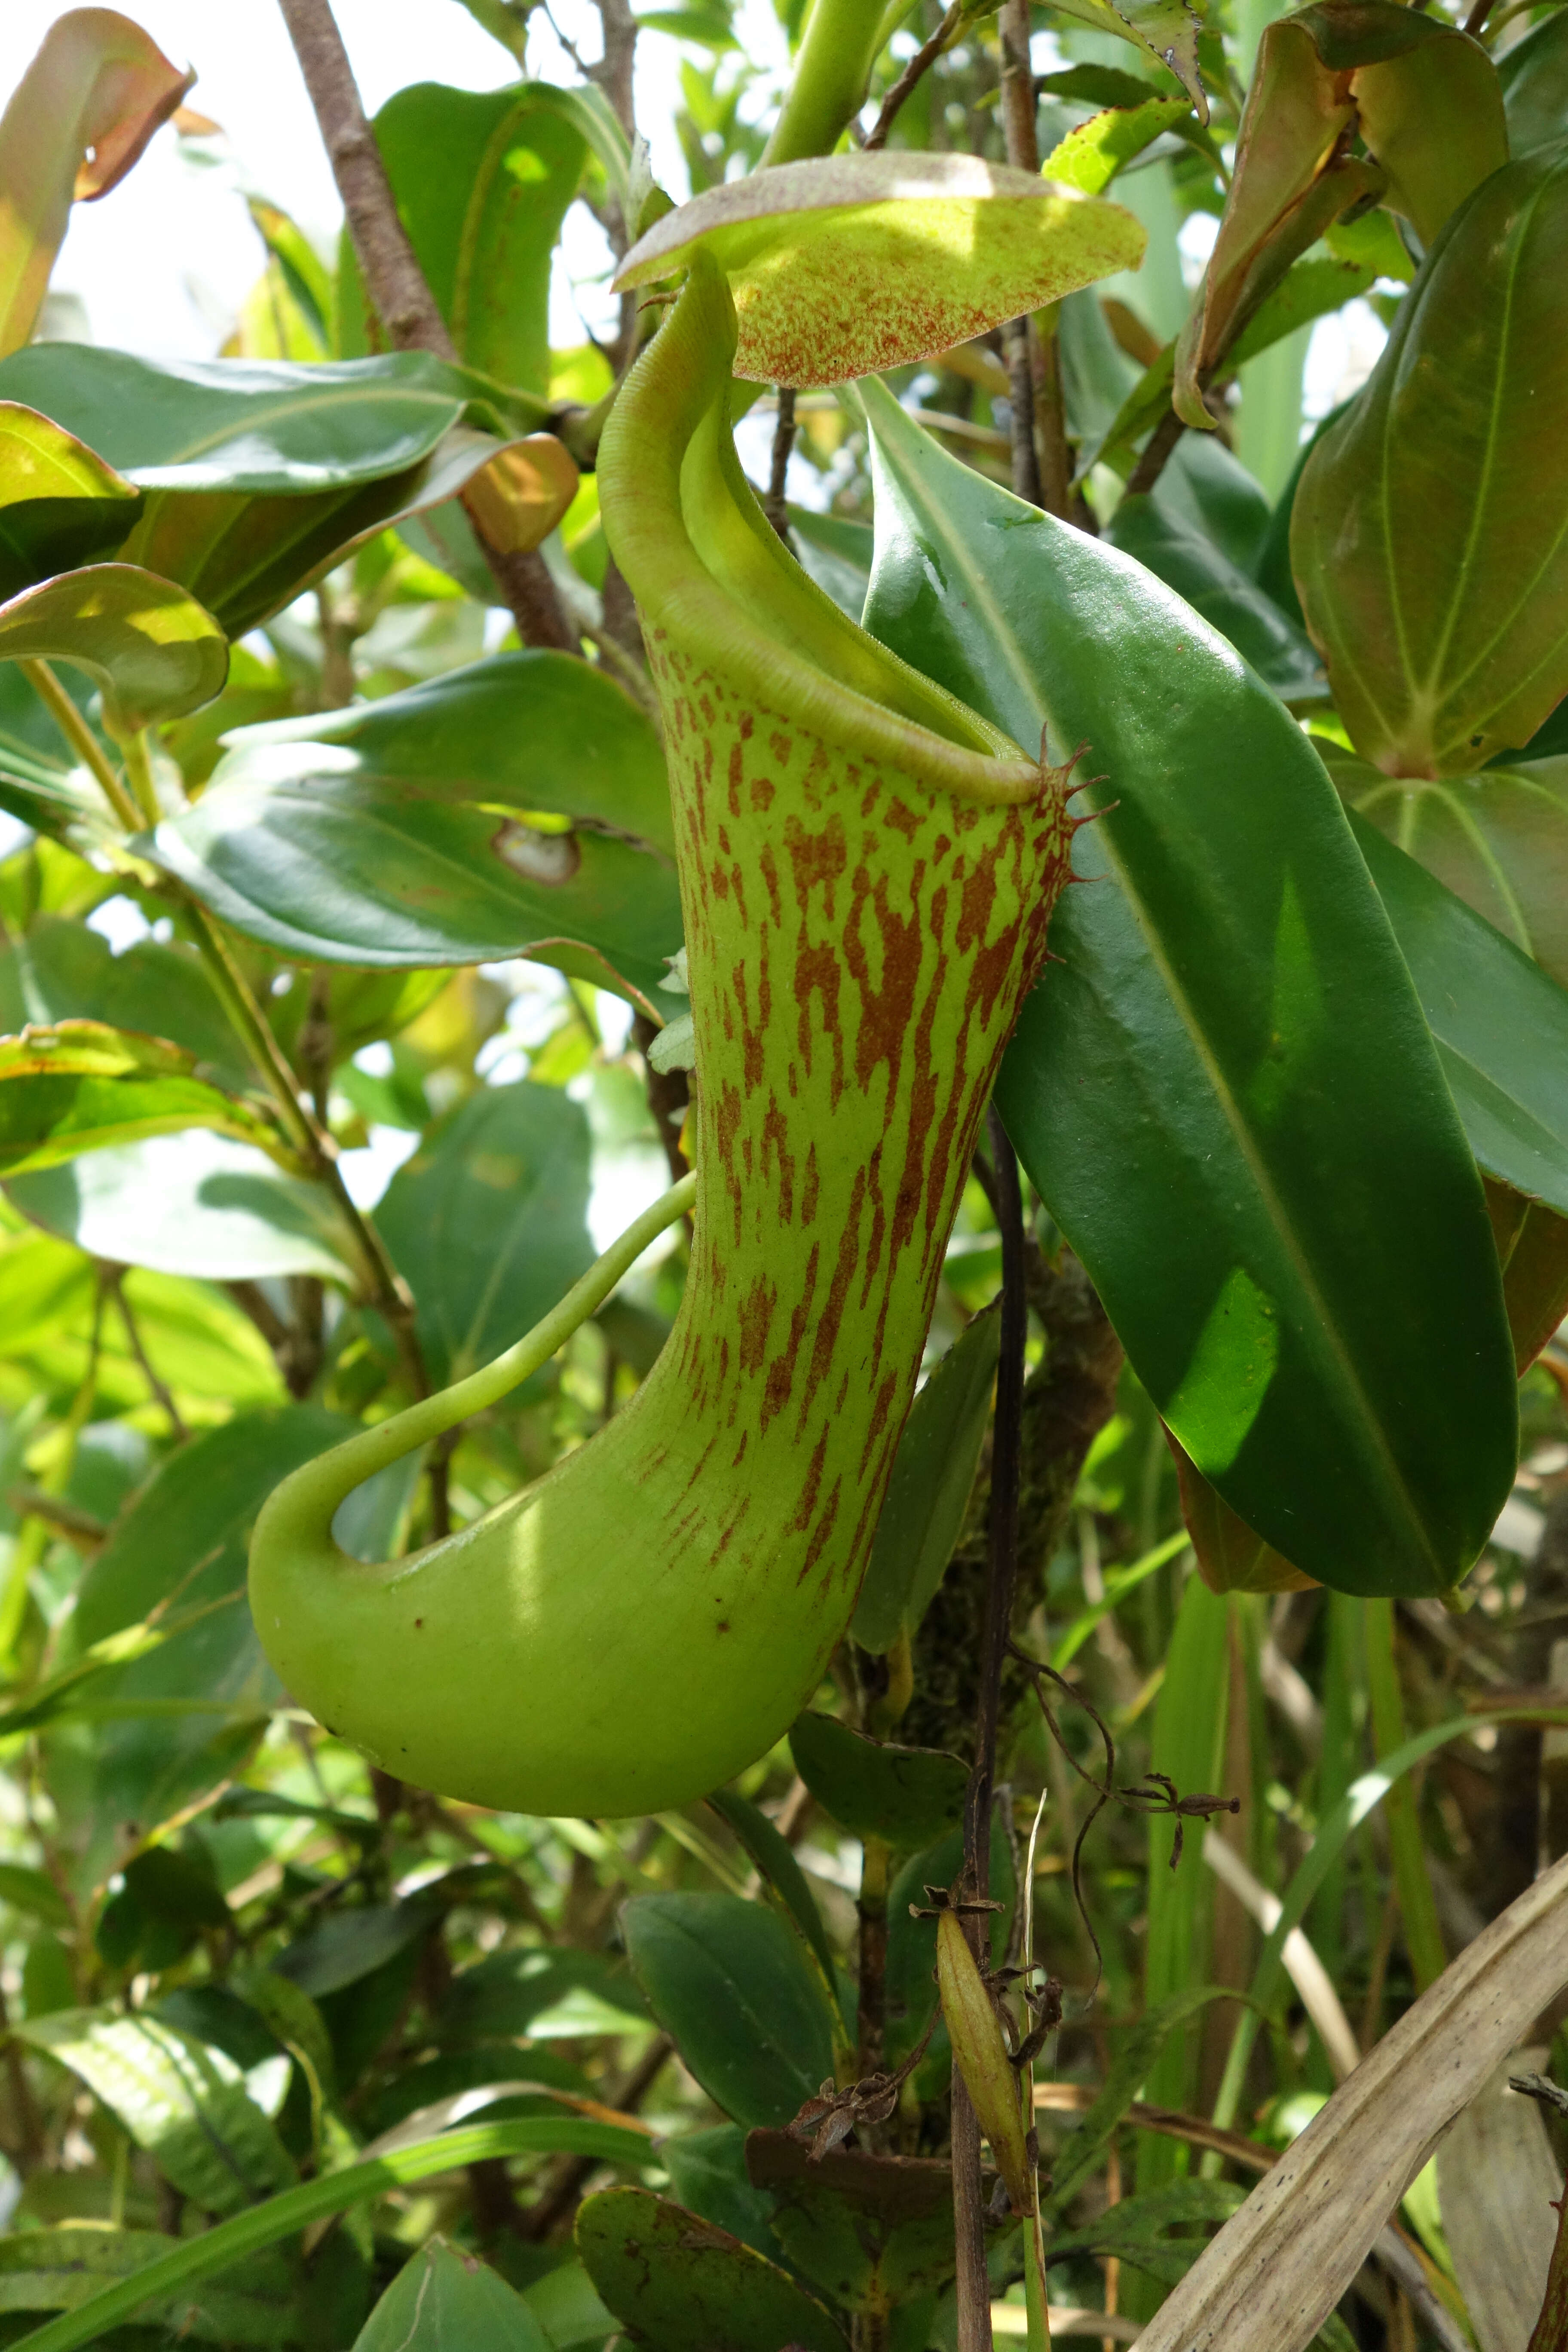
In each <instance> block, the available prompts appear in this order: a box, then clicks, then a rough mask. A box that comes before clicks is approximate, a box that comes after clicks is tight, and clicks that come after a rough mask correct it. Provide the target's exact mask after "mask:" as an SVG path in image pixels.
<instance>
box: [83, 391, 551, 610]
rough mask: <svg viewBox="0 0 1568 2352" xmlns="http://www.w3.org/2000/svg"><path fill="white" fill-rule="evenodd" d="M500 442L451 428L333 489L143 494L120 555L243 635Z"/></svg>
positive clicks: (497, 449) (446, 489) (464, 474)
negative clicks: (408, 457)
mask: <svg viewBox="0 0 1568 2352" xmlns="http://www.w3.org/2000/svg"><path fill="white" fill-rule="evenodd" d="M507 446H508V445H506V444H504V443H502V442H500V441H498V440H497V439H495V437H494V436H492V435H490V434H488V433H476V432H474V431H473V430H471V428H470V427H468V426H467V425H454V427H453V428H452V430H451V432H449V433H448V434H447V435H446V436H444V437H443V439H442V440H441V441H440V442H438V443H437V446H436V448H435V450H434V451H433V453H432V454H431V456H430V457H426V458H423V459H421V460H420V461H419V462H418V463H417V464H416V465H413V466H408V467H403V468H401V469H400V470H399V471H398V472H396V473H394V474H384V475H383V476H382V477H381V478H379V480H376V481H373V482H353V483H350V484H349V485H347V486H346V487H345V488H335V487H334V488H329V489H322V490H317V491H314V492H303V491H299V492H294V493H292V494H289V495H282V494H280V495H278V496H276V497H268V496H267V495H265V494H264V493H262V492H252V491H247V490H232V491H230V490H170V489H164V490H152V491H150V492H149V493H148V495H147V499H146V501H145V505H144V508H143V511H142V518H141V520H140V521H139V522H138V523H137V525H136V528H135V529H134V530H132V533H131V536H130V538H129V539H128V540H127V541H125V544H124V547H123V548H122V550H121V553H122V555H123V557H124V559H125V561H126V562H130V563H139V564H142V566H144V567H145V569H146V570H147V571H149V572H159V573H161V574H162V575H163V578H164V579H167V580H175V581H178V583H180V585H181V586H182V587H183V588H186V589H188V590H189V591H190V593H191V594H192V595H193V596H195V597H196V598H198V599H199V601H200V602H201V603H202V604H205V606H206V608H207V610H208V611H209V612H210V613H211V614H213V615H214V617H215V618H216V620H218V621H220V622H221V623H222V625H223V627H224V629H225V630H226V633H227V634H228V635H229V636H231V637H239V636H243V635H244V634H245V632H246V631H247V629H254V628H257V627H258V626H259V625H260V624H261V623H262V622H263V621H267V620H270V619H271V618H272V616H273V614H276V613H278V612H279V611H281V609H282V608H283V607H284V606H285V605H286V604H292V602H293V600H294V598H295V597H296V596H298V595H300V594H301V593H302V592H303V591H304V590H305V589H306V588H308V587H310V585H311V583H313V582H315V581H317V580H319V579H320V578H321V575H322V573H323V572H327V571H329V570H331V568H332V567H333V566H334V565H336V564H339V563H342V562H346V561H347V560H348V558H349V557H350V556H351V555H352V554H353V551H354V550H355V549H356V548H358V547H363V545H364V544H365V542H366V541H369V540H372V539H374V538H375V537H376V535H377V534H378V532H380V531H383V530H387V529H390V528H395V527H396V526H397V525H399V524H401V523H405V522H408V521H410V520H412V519H413V518H414V517H415V516H416V515H421V514H423V513H425V512H426V509H428V508H430V507H434V506H438V505H439V504H440V503H441V502H442V501H443V500H444V499H451V498H455V497H457V496H458V493H459V492H461V491H462V490H463V489H465V488H472V487H473V486H474V483H475V478H476V476H478V475H479V473H480V472H481V471H482V470H483V469H484V468H485V467H488V466H489V465H490V464H492V463H493V462H494V461H495V460H496V459H497V458H498V457H501V456H502V455H503V453H504V451H505V449H506V447H507ZM511 446H520V445H515V444H514V445H511Z"/></svg>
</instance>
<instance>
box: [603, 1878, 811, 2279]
mask: <svg viewBox="0 0 1568 2352" xmlns="http://www.w3.org/2000/svg"><path fill="white" fill-rule="evenodd" d="M621 1916H622V1921H623V1924H624V1928H625V1933H626V1950H627V1952H628V1954H629V1955H630V1958H631V1964H632V1969H633V1971H634V1973H635V1975H636V1977H637V1983H638V1984H639V1985H640V1986H641V1988H642V1990H643V1992H644V1994H645V1995H646V1997H647V2004H648V2007H649V2008H650V2009H651V2010H652V2011H653V2013H654V2015H655V2016H656V2017H657V2018H658V2021H659V2023H660V2024H661V2025H662V2026H663V2028H664V2030H665V2032H667V2033H668V2034H669V2035H670V2037H671V2038H672V2040H673V2041H674V2042H675V2044H676V2046H677V2048H678V2049H679V2052H680V2054H681V2057H682V2059H683V2060H684V2062H685V2063H686V2065H687V2066H688V2068H689V2070H690V2072H691V2074H694V2075H695V2076H696V2078H697V2080H698V2082H699V2083H700V2084H701V2085H702V2088H703V2089H704V2090H705V2091H706V2092H707V2094H708V2095H709V2097H710V2099H711V2100H712V2101H713V2102H714V2104H715V2105H717V2106H719V2107H720V2108H721V2109H722V2111H723V2112H724V2114H725V2115H727V2116H730V2117H731V2119H732V2120H733V2121H734V2122H736V2123H740V2124H746V2125H748V2126H750V2125H752V2124H766V2125H769V2126H772V2127H773V2129H774V2130H782V2129H783V2127H784V2125H785V2124H787V2123H788V2122H789V2120H790V2118H791V2117H792V2116H795V2114H797V2113H798V2112H799V2110H800V2108H801V2106H802V2105H804V2104H805V2101H806V2100H807V2099H810V2098H815V2097H816V2094H817V2091H818V2090H819V2089H820V2088H821V2085H822V2084H823V2082H824V2081H825V2080H826V2078H827V2077H828V2076H829V2075H831V2074H832V2073H833V2033H832V2021H831V2019H830V2017H829V2014H828V2010H827V2004H826V1997H825V1995H824V1994H823V1992H822V1990H821V1988H820V1986H819V1985H818V1983H817V1980H816V1976H815V1974H814V1973H813V1971H812V1969H811V1966H810V1964H809V1962H808V1961H807V1959H806V1957H805V1953H804V1952H803V1951H802V1950H801V1948H800V1946H799V1943H798V1941H797V1939H796V1937H795V1934H794V1933H793V1931H792V1930H791V1929H790V1928H789V1927H785V1925H784V1921H783V1920H782V1919H781V1918H780V1917H779V1916H778V1914H777V1913H776V1912H775V1911H773V1910H772V1909H770V1908H769V1907H768V1906H766V1905H765V1904H762V1903H742V1901H741V1899H740V1897H739V1896H738V1895H635V1896H634V1897H633V1899H632V1900H631V1902H629V1903H628V1904H627V1905H626V1909H625V1911H624V1912H623V1913H622V1915H621ZM600 2292H601V2294H603V2293H604V2287H603V2284H602V2282H601V2283H600ZM611 2307H612V2309H613V2308H614V2305H612V2306H611Z"/></svg>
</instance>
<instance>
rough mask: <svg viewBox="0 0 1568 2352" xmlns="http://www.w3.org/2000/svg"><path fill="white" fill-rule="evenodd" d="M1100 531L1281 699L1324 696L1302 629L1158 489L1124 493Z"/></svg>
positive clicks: (1324, 684) (1296, 701) (1320, 673)
mask: <svg viewBox="0 0 1568 2352" xmlns="http://www.w3.org/2000/svg"><path fill="white" fill-rule="evenodd" d="M1167 470H1168V469H1167ZM1105 537H1106V538H1107V540H1108V541H1109V542H1110V545H1111V546H1112V547H1120V548H1121V549H1122V550H1123V551H1125V552H1126V553H1127V554H1129V555H1131V556H1134V557H1136V559H1137V561H1138V562H1140V563H1142V564H1144V565H1146V566H1147V568H1148V570H1149V571H1151V572H1152V573H1153V574H1154V576H1155V578H1156V579H1157V580H1163V582H1164V583H1165V585H1166V586H1167V587H1168V588H1173V589H1174V590H1175V592H1176V593H1177V594H1178V595H1179V596H1183V597H1184V598H1185V600H1186V602H1187V603H1188V604H1190V605H1191V606H1192V607H1193V609H1194V612H1197V613H1201V614H1203V616H1204V618H1205V621H1207V622H1208V623H1209V624H1210V625H1211V626H1213V627H1214V628H1216V629H1217V630H1218V631H1219V632H1220V635H1222V636H1225V637H1228V638H1229V640H1230V642H1231V644H1232V645H1233V646H1235V647H1236V650H1237V653H1238V654H1240V655H1241V656H1242V657H1243V659H1244V660H1246V661H1247V662H1249V663H1250V664H1251V666H1252V667H1253V668H1254V669H1255V670H1256V671H1257V672H1258V677H1260V678H1262V680H1263V681H1264V684H1265V685H1266V686H1270V687H1272V688H1273V689H1274V691H1275V693H1276V694H1277V695H1278V696H1279V699H1280V701H1281V702H1288V703H1292V704H1300V703H1314V702H1317V703H1321V702H1322V701H1324V700H1325V699H1326V698H1327V694H1328V682H1327V680H1326V678H1325V677H1324V675H1323V666H1322V664H1321V661H1320V660H1319V659H1318V656H1317V655H1316V653H1315V652H1314V651H1313V648H1312V646H1311V643H1310V639H1309V638H1308V636H1307V635H1306V632H1305V631H1304V630H1303V629H1300V628H1298V626H1297V625H1296V624H1295V622H1294V621H1292V620H1291V619H1290V617H1289V614H1285V613H1282V612H1281V611H1280V610H1279V606H1278V604H1275V603H1274V601H1273V599H1272V597H1270V596H1268V595H1267V594H1266V593H1265V592H1264V591H1263V590H1262V589H1261V588H1260V587H1259V586H1258V583H1257V581H1256V580H1255V579H1254V578H1253V577H1252V574H1251V573H1250V572H1246V571H1244V570H1243V569H1242V567H1241V565H1240V564H1238V563H1235V562H1232V561H1231V560H1230V558H1229V557H1228V556H1227V555H1226V553H1225V551H1223V549H1221V548H1219V547H1217V546H1216V545H1215V542H1214V541H1213V540H1212V539H1210V538H1209V537H1207V536H1206V535H1205V533H1203V532H1202V531H1199V530H1194V529H1193V528H1192V526H1191V525H1190V524H1189V523H1188V522H1186V521H1185V520H1184V518H1183V517H1182V516H1180V515H1179V514H1175V513H1173V512H1172V511H1171V509H1170V508H1169V507H1168V506H1167V505H1166V504H1165V503H1164V502H1163V500H1162V499H1161V498H1160V496H1159V494H1158V492H1156V493H1155V494H1154V495H1153V496H1152V497H1146V496H1143V495H1142V494H1140V495H1138V496H1136V497H1133V498H1130V499H1122V501H1121V505H1120V506H1119V507H1118V508H1117V509H1116V512H1115V514H1114V516H1113V517H1112V518H1111V521H1110V527H1109V529H1108V530H1107V531H1106V533H1105Z"/></svg>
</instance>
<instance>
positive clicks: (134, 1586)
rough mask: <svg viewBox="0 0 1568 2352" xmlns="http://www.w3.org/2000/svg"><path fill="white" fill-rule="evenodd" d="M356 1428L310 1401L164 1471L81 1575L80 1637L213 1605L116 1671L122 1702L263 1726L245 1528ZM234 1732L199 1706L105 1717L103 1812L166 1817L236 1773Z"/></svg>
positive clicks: (149, 1821)
mask: <svg viewBox="0 0 1568 2352" xmlns="http://www.w3.org/2000/svg"><path fill="white" fill-rule="evenodd" d="M349 1426H350V1424H348V1423H345V1422H344V1421H343V1419H342V1416H341V1415H339V1414H337V1413H330V1412H322V1411H321V1409H320V1408H319V1407H318V1406H315V1405H282V1406H276V1407H273V1408H271V1409H270V1410H268V1411H263V1412H240V1413H237V1414H236V1415H235V1417H234V1419H233V1420H232V1421H229V1422H227V1423H225V1424H224V1425H223V1426H222V1427H221V1428H218V1429H215V1430H212V1431H209V1432H208V1433H207V1434H206V1435H205V1436H203V1437H198V1438H195V1439H194V1440H193V1441H192V1443H191V1444H188V1445H185V1446H183V1447H181V1449H180V1450H179V1452H178V1453H176V1454H172V1455H171V1456H170V1457H169V1459H168V1460H167V1461H166V1462H164V1463H163V1464H162V1465H160V1466H159V1468H158V1469H157V1470H156V1471H155V1472H154V1474H153V1477H152V1478H151V1479H150V1480H149V1481H148V1483H147V1485H146V1486H144V1487H143V1488H142V1491H141V1493H140V1494H139V1495H138V1496H137V1497H136V1499H135V1500H134V1502H133V1503H132V1505H131V1507H130V1508H129V1509H128V1510H127V1511H125V1512H124V1513H122V1514H121V1517H120V1518H119V1520H118V1521H117V1522H116V1525H115V1528H114V1532H113V1535H112V1537H111V1538H110V1541H109V1542H108V1543H107V1544H105V1546H104V1548H103V1549H102V1550H101V1551H100V1553H99V1555H98V1557H97V1559H95V1560H94V1561H93V1562H92V1564H91V1566H90V1567H89V1570H88V1571H87V1574H86V1576H85V1577H84V1579H83V1580H82V1585H81V1590H80V1594H79V1600H78V1602H77V1609H76V1615H75V1618H74V1620H73V1640H74V1641H75V1643H76V1644H77V1645H78V1646H79V1648H81V1649H86V1648H87V1647H88V1646H89V1645H90V1644H93V1643H100V1642H102V1641H104V1640H106V1639H108V1638H109V1637H110V1636H111V1635H113V1634H115V1633H121V1631H122V1630H124V1629H125V1628H127V1627H130V1626H133V1625H136V1624H139V1623H141V1622H143V1621H144V1620H146V1619H147V1618H149V1617H150V1616H152V1615H153V1612H157V1611H163V1612H170V1613H173V1612H176V1611H177V1612H181V1613H182V1614H185V1613H189V1612H195V1611H198V1610H205V1611H206V1612H207V1613H206V1614H205V1615H203V1616H201V1617H200V1618H199V1619H198V1620H197V1622H193V1623H191V1624H190V1625H188V1626H187V1628H186V1629H185V1630H184V1632H182V1633H176V1634H174V1636H173V1637H172V1638H171V1639H170V1640H168V1641H167V1642H165V1643H163V1644H162V1646H161V1647H159V1648H158V1649H156V1650H153V1651H152V1652H151V1653H150V1654H148V1655H146V1656H144V1657H141V1658H138V1659H136V1660H135V1661H134V1662H133V1663H132V1664H128V1665H126V1666H123V1667H121V1669H119V1670H118V1672H117V1674H116V1675H115V1677H114V1679H113V1682H112V1685H110V1695H111V1696H113V1697H114V1698H115V1699H116V1700H117V1701H119V1702H121V1703H122V1704H124V1705H126V1706H131V1705H132V1704H134V1703H136V1702H138V1701H142V1700H146V1701H150V1702H152V1703H153V1707H154V1708H155V1707H156V1706H157V1703H158V1702H160V1701H163V1700H168V1699H180V1698H189V1697H191V1696H195V1695H199V1696H201V1697H202V1698H203V1699H205V1700H207V1701H210V1702H211V1703H213V1704H214V1705H215V1706H227V1707H231V1708H235V1709H241V1710H243V1709H247V1708H248V1709H250V1710H253V1722H255V1723H257V1724H258V1722H259V1718H260V1717H261V1715H262V1711H263V1710H264V1709H265V1708H266V1707H267V1706H271V1705H272V1704H274V1703H275V1701H276V1698H277V1696H278V1685H277V1683H276V1681H275V1680H274V1678H273V1676H272V1674H271V1671H270V1669H269V1668H268V1665H267V1664H266V1662H265V1660H264V1659H263V1657H262V1655H261V1651H260V1647H259V1645H258V1642H257V1639H256V1634H255V1632H254V1629H253V1628H252V1625H251V1622H250V1614H249V1612H248V1610H247V1607H246V1604H245V1573H246V1555H247V1548H248V1545H249V1540H250V1530H251V1528H252V1526H253V1525H254V1523H255V1519H256V1515H257V1513H258V1511H259V1509H260V1508H261V1506H262V1504H263V1503H264V1502H265V1501H266V1499H267V1497H268V1495H269V1494H270V1493H271V1491H272V1489H273V1487H274V1486H276V1485H277V1484H278V1482H279V1479H280V1478H283V1477H286V1476H287V1475H288V1474H289V1471H290V1470H293V1469H296V1468H298V1466H299V1465H300V1463H302V1462H308V1461H310V1459H311V1458H312V1456H313V1455H315V1454H320V1453H322V1452H323V1451H324V1450H325V1448H326V1447H327V1446H329V1445H334V1444H337V1443H338V1442H339V1441H340V1440H341V1439H342V1437H343V1436H344V1435H345V1434H346V1433H347V1430H348V1428H349ZM215 1736H216V1738H217V1740H218V1742H219V1744H218V1745H217V1746H216V1748H215V1745H214V1741H215ZM233 1736H234V1735H233V1734H232V1733H230V1734H226V1733H225V1731H224V1727H223V1724H222V1721H221V1718H220V1717H217V1716H204V1715H201V1714H194V1715H190V1716H184V1717H162V1716H159V1715H157V1714H156V1713H153V1712H150V1713H149V1714H148V1716H147V1717H146V1718H145V1719H143V1720H142V1721H140V1722H138V1721H135V1720H126V1721H122V1722H110V1723H107V1724H104V1725H102V1726H100V1727H99V1729H98V1731H97V1734H96V1736H95V1738H94V1742H93V1758H92V1767H91V1785H92V1788H93V1794H94V1802H95V1805H96V1806H97V1808H98V1809H99V1811H100V1815H101V1817H102V1818H103V1819H105V1820H109V1821H121V1822H142V1824H144V1825H145V1826H147V1827H151V1826H152V1825H153V1823H154V1822H160V1821H163V1820H165V1819H166V1818H167V1817H168V1816H169V1814H171V1813H173V1812H174V1811H175V1810H176V1809H177V1808H178V1806H179V1805H180V1804H182V1803H184V1802H185V1801H188V1800H189V1799H190V1798H191V1797H193V1796H195V1795H197V1794H199V1793H204V1792H205V1790H207V1789H209V1788H211V1787H212V1786H214V1784H215V1783H216V1782H217V1781H218V1780H224V1779H226V1778H227V1777H228V1774H229V1772H230V1771H231V1770H232V1769H234V1768H233V1763H232V1761H225V1750H224V1748H223V1747H222V1745H221V1742H222V1740H223V1738H225V1737H229V1738H232V1737H233ZM252 1737H254V1731H252V1732H250V1733H248V1734H247V1742H248V1739H249V1738H252Z"/></svg>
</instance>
